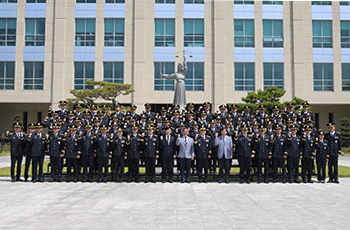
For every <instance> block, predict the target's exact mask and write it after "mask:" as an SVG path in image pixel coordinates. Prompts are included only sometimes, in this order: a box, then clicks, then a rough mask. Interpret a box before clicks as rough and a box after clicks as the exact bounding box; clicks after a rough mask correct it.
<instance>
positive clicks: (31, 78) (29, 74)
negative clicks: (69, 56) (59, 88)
mask: <svg viewBox="0 0 350 230" xmlns="http://www.w3.org/2000/svg"><path fill="white" fill-rule="evenodd" d="M23 89H24V90H43V89H44V62H24V84H23Z"/></svg>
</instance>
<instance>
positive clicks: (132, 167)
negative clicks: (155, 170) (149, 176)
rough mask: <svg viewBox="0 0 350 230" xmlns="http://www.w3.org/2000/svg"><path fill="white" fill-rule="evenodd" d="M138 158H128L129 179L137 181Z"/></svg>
mask: <svg viewBox="0 0 350 230" xmlns="http://www.w3.org/2000/svg"><path fill="white" fill-rule="evenodd" d="M139 161H140V159H139V158H128V166H129V179H132V178H135V180H138V179H139Z"/></svg>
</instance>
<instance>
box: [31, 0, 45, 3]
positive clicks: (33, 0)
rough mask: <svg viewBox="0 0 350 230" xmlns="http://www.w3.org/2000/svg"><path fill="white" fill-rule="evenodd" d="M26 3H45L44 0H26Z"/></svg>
mask: <svg viewBox="0 0 350 230" xmlns="http://www.w3.org/2000/svg"><path fill="white" fill-rule="evenodd" d="M27 3H46V0H27Z"/></svg>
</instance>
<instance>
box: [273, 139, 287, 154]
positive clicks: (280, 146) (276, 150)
mask: <svg viewBox="0 0 350 230" xmlns="http://www.w3.org/2000/svg"><path fill="white" fill-rule="evenodd" d="M271 144H272V157H273V158H283V157H284V156H287V155H288V154H287V151H286V150H287V137H286V136H285V135H283V134H281V135H280V136H279V137H278V136H277V135H275V136H274V138H273V140H271Z"/></svg>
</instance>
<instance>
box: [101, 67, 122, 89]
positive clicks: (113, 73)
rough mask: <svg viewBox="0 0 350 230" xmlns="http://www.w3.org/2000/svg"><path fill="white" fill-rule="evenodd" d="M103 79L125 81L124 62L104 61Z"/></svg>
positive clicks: (114, 81)
mask: <svg viewBox="0 0 350 230" xmlns="http://www.w3.org/2000/svg"><path fill="white" fill-rule="evenodd" d="M103 70H104V75H103V80H104V81H108V82H113V83H122V84H123V83H124V63H123V62H105V63H103Z"/></svg>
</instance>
